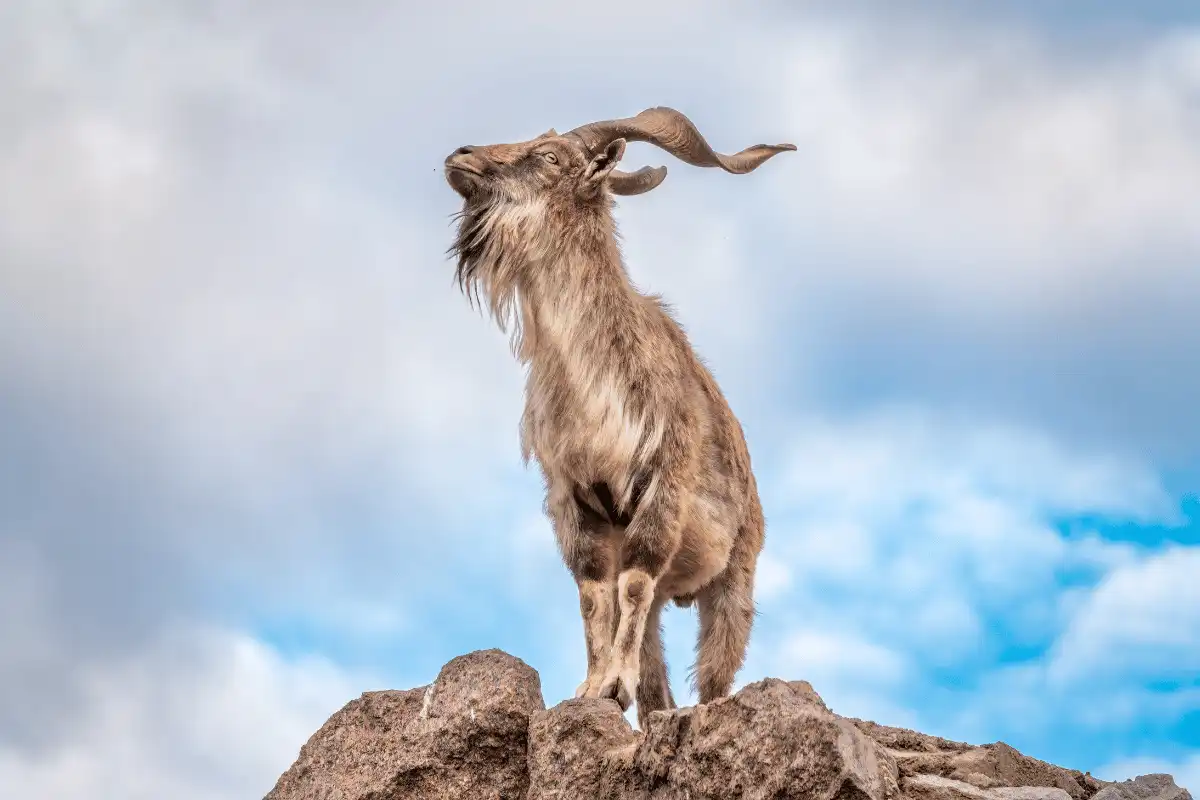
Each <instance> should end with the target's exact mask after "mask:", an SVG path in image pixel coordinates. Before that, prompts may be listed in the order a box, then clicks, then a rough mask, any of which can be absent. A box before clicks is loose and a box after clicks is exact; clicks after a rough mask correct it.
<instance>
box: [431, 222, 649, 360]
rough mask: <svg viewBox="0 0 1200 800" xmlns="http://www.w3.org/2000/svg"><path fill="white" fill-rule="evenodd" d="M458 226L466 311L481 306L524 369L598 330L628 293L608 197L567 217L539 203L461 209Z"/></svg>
mask: <svg viewBox="0 0 1200 800" xmlns="http://www.w3.org/2000/svg"><path fill="white" fill-rule="evenodd" d="M458 220H459V226H458V235H457V237H456V240H455V243H454V245H453V246H452V247H451V253H452V254H453V255H456V256H457V259H458V266H457V268H456V270H455V278H456V279H457V281H458V284H459V286H460V288H461V289H462V290H463V292H464V293H465V294H466V295H467V298H468V300H469V301H470V302H471V304H472V305H473V306H475V305H478V306H483V305H484V304H485V302H486V306H487V308H488V311H489V313H490V314H491V316H492V318H493V319H494V320H495V321H496V323H497V324H498V325H499V326H500V329H501V330H502V331H506V332H508V333H509V335H510V344H511V346H512V350H513V354H514V355H515V356H516V357H517V358H518V359H519V360H520V361H522V362H524V363H528V362H529V361H531V360H533V359H534V358H535V357H536V356H537V355H538V353H539V351H543V350H545V349H546V348H548V347H553V346H554V344H555V343H560V344H564V343H565V342H566V341H567V340H569V339H574V338H575V337H576V335H578V334H580V333H582V332H583V331H582V330H581V328H587V327H590V326H596V325H597V324H601V323H602V321H603V320H602V319H601V318H599V317H602V316H603V314H604V313H605V310H606V309H611V308H613V307H614V306H619V305H622V304H626V303H628V302H629V301H630V300H631V296H632V294H633V293H634V292H635V290H634V288H633V285H632V283H630V280H629V276H628V273H627V272H626V270H625V265H624V262H623V261H622V259H621V253H620V248H619V247H618V245H617V234H616V225H615V222H614V220H613V216H612V201H611V198H606V199H605V202H602V203H597V204H594V205H587V206H582V207H576V208H574V209H572V210H571V214H570V215H569V216H568V215H566V214H563V213H561V212H558V211H556V210H555V209H553V208H551V207H549V206H548V205H547V204H546V203H545V202H544V201H541V200H533V201H529V202H525V203H516V202H513V201H511V200H508V199H503V198H500V199H489V200H487V201H484V202H481V203H478V204H475V205H472V206H468V207H467V208H464V210H463V211H462V212H461V213H460V214H459V215H458ZM598 315H599V317H598Z"/></svg>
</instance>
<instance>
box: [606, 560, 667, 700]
mask: <svg viewBox="0 0 1200 800" xmlns="http://www.w3.org/2000/svg"><path fill="white" fill-rule="evenodd" d="M656 583H657V581H656V579H655V578H654V576H652V575H650V574H649V573H648V572H645V571H644V570H641V569H638V568H634V569H627V570H624V571H622V572H621V576H620V577H619V578H618V579H617V597H618V599H619V603H620V622H619V623H618V624H617V632H616V636H614V637H613V645H612V652H611V656H610V658H609V660H608V664H607V669H606V670H605V672H604V676H603V678H602V679H601V680H600V684H599V686H597V687H596V691H595V695H594V696H595V697H607V698H611V699H613V700H616V701H617V702H618V703H620V705H621V710H622V711H628V710H629V707H630V706H631V705H633V699H634V698H635V697H637V687H638V675H639V672H640V670H641V663H640V662H641V659H640V655H641V651H642V638H643V637H644V636H645V635H646V618H647V617H648V616H649V615H650V607H651V605H652V604H653V602H654V587H655V584H656Z"/></svg>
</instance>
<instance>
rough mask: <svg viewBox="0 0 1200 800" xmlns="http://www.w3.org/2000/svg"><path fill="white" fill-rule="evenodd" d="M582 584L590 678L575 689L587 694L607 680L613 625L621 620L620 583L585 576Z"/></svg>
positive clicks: (581, 598)
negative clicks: (618, 585)
mask: <svg viewBox="0 0 1200 800" xmlns="http://www.w3.org/2000/svg"><path fill="white" fill-rule="evenodd" d="M578 584H579V615H580V616H581V617H582V618H583V636H584V639H585V640H586V642H587V678H585V679H584V681H583V683H581V684H579V688H578V689H576V690H575V696H576V697H586V696H588V693H589V691H592V690H593V689H596V690H598V689H599V687H600V684H601V682H603V680H604V670H605V668H606V667H607V666H608V657H609V653H610V652H611V651H612V642H613V629H614V628H615V627H616V624H617V607H616V606H617V591H616V590H617V587H616V585H615V583H614V582H613V581H592V580H586V579H582V580H579V581H578Z"/></svg>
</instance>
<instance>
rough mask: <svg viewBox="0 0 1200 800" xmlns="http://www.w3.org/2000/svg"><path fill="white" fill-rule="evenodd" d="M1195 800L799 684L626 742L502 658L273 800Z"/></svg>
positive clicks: (1146, 780)
mask: <svg viewBox="0 0 1200 800" xmlns="http://www.w3.org/2000/svg"><path fill="white" fill-rule="evenodd" d="M399 798H406V799H407V798H413V800H433V799H434V798H439V799H440V798H447V799H449V798H470V800H476V799H477V798H478V799H479V800H577V799H578V800H593V799H594V800H676V798H678V800H717V799H718V798H721V800H724V798H753V799H754V800H1192V798H1191V795H1189V794H1188V792H1187V791H1186V790H1184V789H1181V788H1179V787H1178V786H1176V785H1175V782H1174V781H1173V780H1172V779H1171V777H1170V776H1169V775H1143V776H1141V777H1139V778H1136V779H1134V780H1129V781H1124V782H1121V783H1106V782H1104V781H1099V780H1097V779H1095V778H1093V777H1092V776H1091V775H1089V774H1087V773H1083V772H1078V771H1075V770H1068V769H1063V768H1062V767H1057V766H1054V765H1053V764H1047V763H1046V762H1044V761H1039V760H1037V759H1035V758H1030V757H1029V756H1026V755H1023V754H1021V753H1019V752H1017V751H1016V750H1014V749H1013V748H1011V747H1009V746H1008V745H1006V744H1004V743H1003V742H997V743H995V744H989V745H983V746H973V745H969V744H965V743H962V742H955V741H951V740H949V739H943V738H941V737H937V736H928V735H926V734H923V733H918V732H916V731H910V730H905V729H903V728H890V727H887V726H884V725H878V724H876V723H874V722H868V721H864V720H857V719H847V718H844V717H840V716H838V715H837V714H835V713H834V712H833V711H831V710H830V709H829V708H828V707H827V706H826V705H825V703H824V702H823V701H822V700H821V698H820V696H819V695H818V694H817V693H816V692H815V691H814V690H813V688H812V686H810V685H809V684H808V683H806V682H804V681H792V682H787V681H782V680H778V679H775V678H768V679H766V680H762V681H758V682H757V683H752V684H750V685H748V686H746V687H744V688H743V689H741V690H740V691H739V692H737V693H736V694H734V695H732V696H731V697H726V698H723V699H721V700H718V701H716V702H713V703H709V704H708V705H705V706H696V707H695V708H686V709H678V710H674V711H658V712H654V713H653V714H651V715H650V716H649V718H648V720H647V721H646V730H645V732H639V731H635V730H633V729H632V728H631V727H630V725H629V723H628V722H627V721H626V719H625V716H624V715H623V714H622V713H621V710H620V708H619V707H618V706H617V704H616V703H615V702H613V701H611V700H566V701H564V702H562V703H559V704H558V705H556V706H555V707H554V708H551V709H549V710H547V709H546V708H545V704H544V702H543V700H542V693H541V682H540V680H539V678H538V675H537V673H536V672H535V671H534V670H533V669H531V668H530V667H529V666H527V665H526V664H525V663H524V662H522V661H520V660H519V659H517V658H513V657H512V656H510V655H507V654H505V653H503V652H501V651H499V650H486V651H479V652H475V653H471V654H469V655H466V656H461V657H459V658H456V659H454V660H452V661H450V662H449V663H448V664H446V665H445V666H444V667H442V670H441V672H440V673H439V675H438V677H437V680H436V681H434V682H433V683H432V684H430V685H429V686H423V687H420V688H418V689H413V690H411V691H381V692H367V693H365V694H363V695H362V696H361V697H359V698H358V699H356V700H353V701H351V702H350V703H348V704H346V706H345V707H344V708H342V709H341V710H340V711H338V712H336V713H335V714H333V716H331V717H330V718H329V719H328V720H327V721H326V723H325V724H324V725H322V726H321V728H320V730H318V731H317V732H316V733H315V734H313V736H312V738H311V739H309V741H308V742H307V743H306V744H305V745H304V746H303V747H302V748H301V750H300V755H299V758H297V759H296V762H295V763H294V764H293V765H292V766H291V768H290V769H288V770H287V772H285V773H284V774H283V775H282V776H281V777H280V778H279V780H278V782H277V783H276V784H275V788H274V789H272V790H271V792H270V793H269V794H268V795H267V800H398V799H399Z"/></svg>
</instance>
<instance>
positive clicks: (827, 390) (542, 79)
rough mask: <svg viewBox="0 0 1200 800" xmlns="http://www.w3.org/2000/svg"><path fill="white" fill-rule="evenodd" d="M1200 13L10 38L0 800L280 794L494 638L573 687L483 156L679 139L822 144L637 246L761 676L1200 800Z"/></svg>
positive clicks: (932, 9) (1, 416) (301, 25)
mask: <svg viewBox="0 0 1200 800" xmlns="http://www.w3.org/2000/svg"><path fill="white" fill-rule="evenodd" d="M1187 6H1188V4H1185V3H1167V2H1159V3H1142V4H1138V5H1137V6H1136V10H1133V9H1134V6H1133V5H1131V4H1120V5H1118V4H1113V3H1109V4H1096V3H1086V4H1085V3H1083V2H1062V3H1057V4H1052V5H1051V4H1043V3H1025V2H1022V3H1005V4H983V3H980V4H972V6H971V9H972V10H971V13H966V12H964V11H962V10H961V6H959V5H957V4H950V3H945V2H920V3H913V4H905V7H904V13H903V14H901V13H900V12H899V11H898V10H897V9H896V7H895V5H894V4H886V3H880V2H854V3H839V4H837V5H836V6H834V5H833V4H827V5H824V6H821V7H817V6H815V5H814V4H807V5H799V6H797V5H796V4H780V3H767V4H762V5H760V6H758V7H757V8H756V10H754V11H747V10H744V9H743V10H741V11H737V12H735V11H733V10H732V6H729V5H727V4H718V3H713V2H708V0H702V2H700V3H696V2H694V1H693V2H689V3H683V2H677V1H676V0H663V1H662V2H653V3H647V2H637V3H633V2H625V0H614V1H613V2H610V3H608V4H606V5H605V6H604V8H603V13H602V14H600V15H599V16H597V15H596V13H595V10H596V9H595V7H589V8H588V11H587V13H584V12H582V11H575V10H570V9H565V8H564V7H562V6H561V5H556V4H551V3H547V2H543V0H518V2H517V3H515V4H508V5H506V7H505V10H504V12H501V11H499V10H481V9H479V8H475V7H473V6H472V5H470V4H467V3H465V2H455V3H449V4H445V5H443V6H442V7H441V8H440V9H439V10H437V11H430V10H428V9H425V10H424V11H422V12H421V13H422V14H423V16H422V17H421V18H420V21H419V22H416V21H415V19H416V18H415V17H414V10H413V8H412V7H410V6H406V5H405V4H400V3H384V2H382V1H379V2H376V1H375V0H354V1H353V2H349V3H344V4H342V7H341V8H340V9H338V10H336V11H334V10H333V8H332V6H328V7H321V8H317V6H316V4H312V5H309V6H301V5H297V4H287V6H286V7H285V6H284V5H282V4H281V5H273V4H254V5H253V6H250V5H247V4H235V3H224V2H221V3H214V4H210V5H208V6H206V10H205V11H203V12H201V11H199V10H198V7H197V6H196V5H195V4H190V3H182V2H180V3H174V2H155V3H150V2H133V1H132V0H129V1H127V2H118V0H102V1H101V2H95V3H89V4H86V5H80V4H68V3H57V2H47V1H46V0H36V2H35V0H28V2H25V1H24V0H18V1H17V2H15V3H9V4H7V5H6V6H5V10H4V11H3V12H0V15H2V17H3V22H4V24H3V25H0V67H3V68H0V91H2V92H3V95H4V96H5V97H6V98H10V101H9V102H8V103H7V105H6V108H7V109H8V110H7V111H6V113H5V124H4V125H2V126H0V145H2V146H0V446H2V448H3V452H5V454H6V455H8V458H6V459H4V460H3V461H0V641H3V642H4V643H5V646H4V647H3V648H0V783H2V784H3V785H5V786H12V787H17V789H18V794H21V793H22V792H21V791H19V790H22V789H23V790H24V792H23V794H26V795H29V796H54V797H62V798H73V797H88V798H95V797H113V798H141V797H147V798H149V797H162V796H170V797H177V798H183V799H184V800H189V799H190V798H197V799H199V798H216V797H228V796H234V795H242V794H247V793H248V794H250V795H253V794H254V793H255V792H260V793H261V792H264V791H265V790H266V789H267V788H268V787H269V786H270V785H271V783H272V782H273V780H274V778H275V777H276V775H277V774H278V773H279V772H281V771H282V770H283V769H285V768H286V767H287V766H288V764H289V763H290V762H291V760H292V759H293V758H294V757H295V754H296V751H297V750H298V748H299V746H300V744H301V743H302V742H303V741H304V740H305V738H307V736H308V735H309V734H310V733H311V732H312V730H314V729H315V728H316V727H317V726H318V725H319V724H320V723H321V722H322V721H323V720H324V719H325V717H326V716H327V715H328V714H329V713H331V712H332V711H333V710H335V709H336V708H338V707H339V706H340V705H342V704H343V703H344V702H346V701H347V700H348V699H350V698H352V697H354V696H356V695H357V694H358V693H359V692H361V691H363V690H366V689H372V688H381V687H399V688H406V687H410V686H416V685H419V684H422V683H425V682H427V681H429V680H430V679H432V677H433V676H434V675H435V673H436V671H437V669H438V668H439V667H440V665H441V664H442V663H444V662H445V661H446V660H448V659H450V658H452V657H453V656H455V655H458V654H460V653H463V652H466V651H469V650H474V649H477V648H484V647H495V646H498V647H503V648H505V649H507V650H509V651H510V652H512V653H514V654H517V655H519V656H521V657H522V658H524V659H526V660H527V661H528V662H529V663H531V664H532V665H534V666H535V667H536V668H537V669H538V670H539V671H540V673H541V675H542V680H543V689H544V694H545V696H546V699H547V701H548V702H550V703H554V702H557V701H558V700H561V699H563V698H565V697H567V696H569V695H570V694H571V692H572V691H573V689H574V687H575V686H576V685H577V684H578V682H579V680H581V676H582V672H583V667H584V657H583V645H582V632H581V629H580V623H579V620H578V614H577V604H576V598H575V591H574V587H573V584H572V581H571V578H570V576H569V575H568V573H567V572H566V570H565V568H564V567H563V566H562V565H561V563H560V562H559V560H558V557H557V554H556V553H555V551H554V547H553V541H552V538H551V536H550V532H549V528H548V525H547V523H546V522H545V520H544V519H543V518H542V517H541V513H540V503H541V500H540V495H539V484H538V479H537V476H536V473H534V472H533V471H526V470H524V469H522V467H521V465H520V460H519V453H518V448H517V438H516V423H517V419H518V416H519V413H520V403H521V380H522V376H521V373H520V371H519V369H518V367H517V365H516V364H515V363H514V362H513V361H512V359H511V357H510V356H509V354H508V351H507V342H506V340H505V337H504V335H503V334H501V333H500V332H499V331H497V330H495V328H494V326H492V325H491V324H490V323H489V322H488V321H487V320H486V319H484V318H482V317H481V316H480V315H478V314H476V313H473V312H472V311H470V309H469V308H468V307H467V304H466V303H465V301H464V300H463V298H462V297H461V296H459V295H458V294H457V292H456V291H455V290H454V288H453V286H452V283H451V272H452V267H451V265H450V264H449V263H448V262H447V261H446V259H445V255H444V252H445V249H446V247H447V245H448V244H449V240H450V234H451V228H450V219H449V217H450V214H451V213H452V212H453V211H454V210H455V207H456V204H455V201H454V195H453V194H452V193H451V192H450V190H449V189H448V187H447V186H446V185H445V183H444V180H443V178H442V176H441V173H440V170H439V168H438V165H439V164H440V163H441V160H442V158H443V157H444V156H445V154H446V153H448V152H449V151H450V150H452V149H454V148H455V147H457V146H459V145H461V144H464V143H487V142H494V141H512V140H519V139H522V138H527V137H530V136H533V135H536V134H538V133H540V132H542V131H544V130H545V129H546V128H548V127H551V126H554V127H557V128H558V129H560V130H562V129H564V128H569V127H573V126H575V125H577V124H580V123H583V122H587V121H590V120H592V119H597V118H602V117H612V116H618V115H626V114H633V113H636V112H637V111H639V110H641V109H643V108H646V107H649V106H654V105H671V106H674V107H677V108H679V109H681V110H683V111H684V112H685V113H687V114H688V115H689V116H691V117H692V119H693V120H695V121H696V123H697V125H698V126H699V127H700V128H701V130H702V131H704V133H705V134H706V136H708V138H709V140H710V141H711V142H713V143H714V146H716V147H717V148H718V149H723V150H725V151H731V150H737V149H740V148H742V147H744V146H747V145H750V144H753V143H755V142H759V141H791V142H794V143H796V144H797V146H798V151H797V152H796V153H793V154H787V155H786V156H783V157H780V158H778V159H774V160H772V161H771V162H770V163H769V164H767V165H766V166H764V167H763V168H762V169H761V170H759V171H757V172H755V173H754V174H753V175H751V176H729V175H724V174H714V172H713V171H711V170H697V169H689V168H687V167H686V166H685V165H683V164H680V163H678V162H673V161H672V160H671V159H670V157H669V156H667V155H665V154H663V153H660V152H657V151H655V150H653V149H652V148H650V147H649V146H646V145H642V144H635V145H631V146H630V147H629V148H628V151H627V154H626V161H627V166H628V167H629V168H636V167H637V166H640V165H642V164H651V165H658V164H667V165H668V166H669V168H670V174H669V177H668V178H667V180H666V182H665V183H664V184H663V185H662V187H660V188H659V189H657V190H656V191H655V192H653V193H651V194H648V195H645V196H640V197H631V198H626V199H625V200H623V201H622V203H621V204H620V208H619V211H618V219H619V223H620V226H621V231H622V235H623V238H624V249H625V253H626V256H627V260H628V262H629V267H630V270H631V273H632V274H633V276H634V279H635V280H636V282H637V283H638V285H639V286H641V287H642V288H644V289H646V290H648V291H658V292H662V293H663V294H664V295H666V297H667V298H668V299H669V300H670V301H671V302H672V303H673V304H674V305H675V307H676V308H677V310H678V313H679V316H680V318H681V319H682V321H683V322H684V324H685V326H686V328H687V329H688V331H689V333H690V335H691V337H692V339H693V342H694V343H695V345H696V346H697V348H698V349H699V350H700V352H701V353H702V354H703V355H704V357H705V358H706V360H707V361H708V363H709V364H710V365H711V367H712V369H713V371H714V373H715V374H716V376H717V378H718V380H719V381H720V382H721V384H722V386H723V388H724V389H725V391H726V394H727V395H728V397H729V399H730V401H731V403H732V405H733V407H734V409H735V410H736V411H737V413H738V414H739V416H740V417H741V419H742V422H743V425H744V427H745V429H746V432H747V437H748V440H749V444H750V448H751V452H752V456H753V459H754V464H755V469H756V472H757V474H758V479H759V484H760V487H761V490H762V495H763V500H764V506H765V510H766V514H767V520H768V532H767V546H766V550H765V552H764V555H763V558H762V562H761V565H760V572H759V583H758V602H759V607H760V611H761V614H760V618H759V622H758V625H757V628H756V632H755V636H754V639H753V642H752V644H751V648H750V653H749V659H748V663H747V666H746V668H745V669H744V670H743V672H742V673H741V674H740V676H739V677H740V680H741V682H747V681H752V680H755V679H757V678H759V677H762V676H765V675H775V676H781V677H787V678H796V679H800V678H803V679H808V680H810V681H812V683H813V684H814V686H815V687H816V689H817V690H818V691H819V692H820V693H821V694H822V696H823V697H825V699H826V700H827V701H828V702H829V703H830V705H831V706H832V707H833V708H834V709H835V710H836V711H839V712H841V713H843V714H847V715H858V716H864V717H869V718H872V719H876V720H878V721H880V722H883V723H888V724H895V725H904V726H909V727H916V728H919V729H921V730H925V731H928V732H931V733H937V734H941V735H944V736H948V737H951V738H956V739H964V740H968V741H972V742H988V741H994V740H997V739H1002V740H1004V741H1006V742H1008V743H1010V744H1012V745H1013V746H1015V747H1017V748H1018V749H1021V750H1022V751H1024V752H1026V753H1029V754H1031V755H1034V756H1037V757H1040V758H1045V759H1049V760H1052V761H1055V762H1057V763H1061V764H1064V765H1066V766H1071V767H1075V768H1080V769H1090V770H1092V771H1093V772H1094V773H1095V774H1098V775H1100V776H1102V777H1106V778H1123V777H1128V776H1130V775H1133V774H1138V773H1143V772H1147V771H1158V770H1165V771H1169V772H1172V773H1174V774H1175V775H1176V777H1177V780H1178V781H1179V782H1180V783H1181V784H1183V785H1185V786H1189V787H1190V788H1191V789H1192V790H1193V791H1196V790H1197V789H1200V584H1198V583H1197V582H1196V580H1195V576H1196V575H1197V574H1200V423H1198V422H1197V419H1196V415H1195V409H1196V408H1197V407H1200V371H1198V370H1196V369H1195V356H1194V354H1195V353H1196V352H1198V350H1200V323H1197V321H1196V315H1195V309H1196V308H1197V307H1200V303H1198V301H1200V269H1198V268H1197V263H1198V262H1200V226H1197V225H1196V224H1195V211H1194V209H1195V208H1197V207H1198V205H1200V188H1198V187H1200V106H1197V103H1196V99H1197V97H1200V19H1197V15H1196V14H1195V12H1193V11H1189V9H1188V7H1187ZM666 616H667V619H666V626H667V635H666V640H667V648H668V660H669V662H670V665H671V671H672V675H673V683H674V685H675V687H676V694H677V696H681V699H683V697H687V695H686V690H685V688H684V687H685V686H686V672H687V668H688V665H689V663H690V657H691V647H692V641H693V637H694V632H695V620H694V617H693V615H692V614H691V613H690V612H688V611H684V610H679V609H673V610H671V611H670V612H668V614H667V615H666ZM687 699H688V700H689V701H690V700H691V698H690V697H687Z"/></svg>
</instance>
